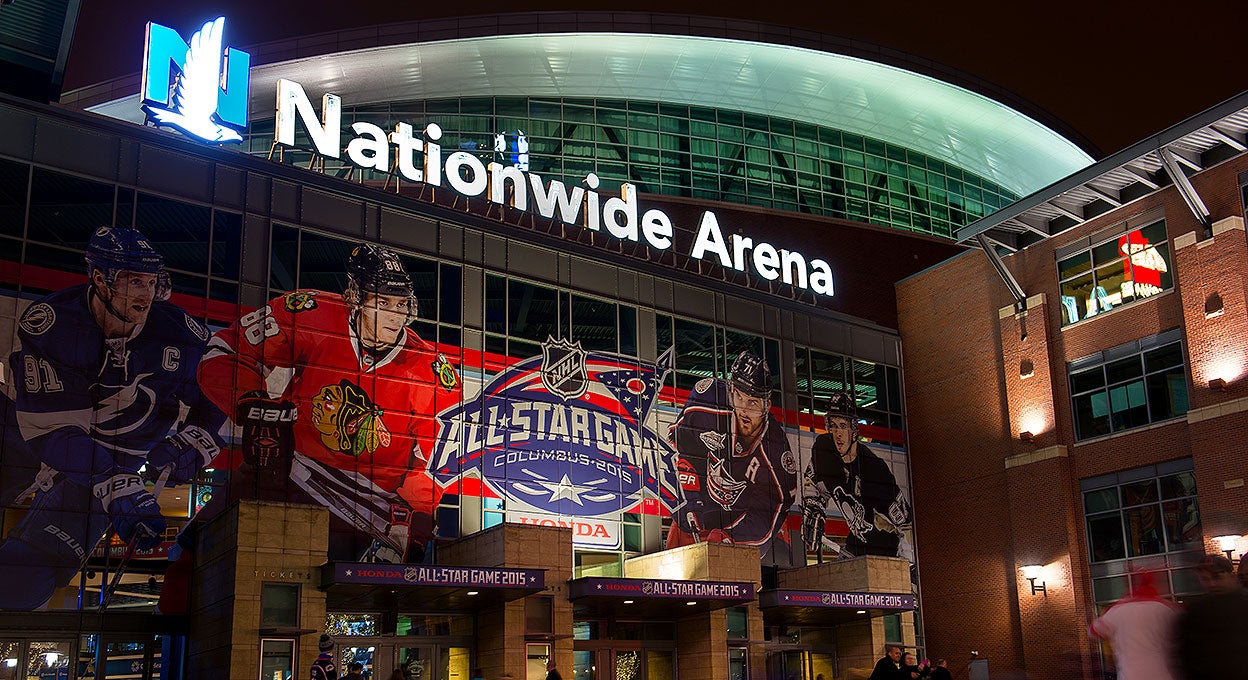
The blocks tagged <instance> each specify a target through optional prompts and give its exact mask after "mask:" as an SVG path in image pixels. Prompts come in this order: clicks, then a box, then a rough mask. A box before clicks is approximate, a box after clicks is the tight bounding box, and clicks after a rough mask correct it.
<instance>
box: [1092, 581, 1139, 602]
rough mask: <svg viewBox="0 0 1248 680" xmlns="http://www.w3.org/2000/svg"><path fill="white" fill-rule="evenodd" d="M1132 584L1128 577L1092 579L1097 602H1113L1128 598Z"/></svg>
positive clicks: (1093, 593)
mask: <svg viewBox="0 0 1248 680" xmlns="http://www.w3.org/2000/svg"><path fill="white" fill-rule="evenodd" d="M1128 588H1130V583H1129V582H1128V581H1127V577H1126V576H1113V577H1111V578H1097V579H1092V597H1093V598H1094V599H1095V600H1096V601H1097V602H1113V601H1114V600H1120V599H1122V598H1124V597H1126V596H1127V589H1128Z"/></svg>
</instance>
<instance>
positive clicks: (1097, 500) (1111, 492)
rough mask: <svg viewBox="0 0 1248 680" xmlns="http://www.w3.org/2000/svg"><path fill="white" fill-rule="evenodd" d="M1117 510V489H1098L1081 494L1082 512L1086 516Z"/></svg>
mask: <svg viewBox="0 0 1248 680" xmlns="http://www.w3.org/2000/svg"><path fill="white" fill-rule="evenodd" d="M1117 509H1118V490H1117V489H1098V490H1096V491H1088V492H1087V493H1085V494H1083V511H1084V512H1085V513H1087V514H1089V515H1090V514H1092V513H1094V512H1103V511H1105V510H1117Z"/></svg>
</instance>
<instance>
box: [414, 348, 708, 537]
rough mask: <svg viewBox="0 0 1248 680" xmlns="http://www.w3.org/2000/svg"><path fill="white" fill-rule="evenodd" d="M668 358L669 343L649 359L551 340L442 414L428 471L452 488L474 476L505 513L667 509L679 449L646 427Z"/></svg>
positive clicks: (613, 514)
mask: <svg viewBox="0 0 1248 680" xmlns="http://www.w3.org/2000/svg"><path fill="white" fill-rule="evenodd" d="M671 362H672V352H671V350H668V351H667V352H665V353H664V355H663V356H662V357H660V358H659V360H658V362H656V363H655V364H648V363H642V362H639V361H638V360H637V359H635V358H633V357H627V356H624V355H620V354H611V353H606V352H594V351H588V352H587V351H585V350H583V349H581V347H580V346H579V344H573V343H568V342H557V341H553V340H552V341H550V342H548V343H547V346H546V347H545V348H544V351H543V353H542V356H537V357H530V358H528V359H525V360H523V361H520V362H518V363H516V364H514V365H513V366H511V367H510V368H508V369H506V370H504V371H503V372H501V373H499V374H497V375H495V376H494V377H493V378H492V379H491V380H490V381H489V382H487V383H486V384H485V385H484V386H482V388H481V395H480V397H479V398H476V399H465V400H464V402H463V404H462V405H459V406H455V407H453V408H450V409H448V410H446V411H443V412H442V413H441V414H439V415H438V422H439V432H438V439H437V444H436V445H435V447H434V451H433V455H432V456H431V457H430V465H429V469H430V470H431V471H432V473H433V475H434V478H435V479H436V480H437V482H438V483H439V484H441V485H442V486H443V487H444V489H445V490H446V491H447V492H448V493H451V492H454V491H455V490H456V489H457V488H458V486H459V484H460V483H461V481H465V480H471V481H467V482H466V485H468V486H475V485H476V484H477V482H478V480H479V482H480V483H481V484H482V485H483V486H485V487H486V488H487V489H488V490H489V491H491V492H493V494H494V495H497V496H498V497H501V498H503V499H505V500H506V506H507V510H508V513H512V512H518V513H538V514H540V515H541V516H549V517H556V518H569V519H570V518H575V519H576V521H584V520H590V521H593V520H599V521H615V522H617V523H618V521H619V520H620V515H621V513H625V512H642V511H643V508H649V509H650V511H652V512H653V511H657V510H658V509H659V508H661V509H665V510H666V511H667V512H671V510H672V508H675V507H678V506H679V505H680V504H681V503H683V502H684V491H683V489H682V488H681V485H680V480H679V478H678V476H677V470H676V452H675V451H674V450H673V449H672V447H671V445H670V444H669V443H668V442H667V440H666V438H665V437H662V436H660V435H659V433H657V432H655V431H654V430H652V429H650V428H649V427H647V426H646V418H647V416H648V415H649V414H650V411H651V409H652V408H653V406H654V402H655V398H656V397H657V395H658V391H659V389H660V388H661V387H662V386H663V378H664V376H666V375H667V374H668V372H670V371H671ZM578 538H579V535H576V536H574V540H578ZM601 538H602V537H601V536H597V537H588V536H587V537H585V539H584V540H585V541H586V542H585V543H579V544H581V545H593V546H595V547H605V544H604V543H602V542H591V541H593V540H601ZM613 540H615V541H617V542H618V534H617V535H616V536H615V537H613Z"/></svg>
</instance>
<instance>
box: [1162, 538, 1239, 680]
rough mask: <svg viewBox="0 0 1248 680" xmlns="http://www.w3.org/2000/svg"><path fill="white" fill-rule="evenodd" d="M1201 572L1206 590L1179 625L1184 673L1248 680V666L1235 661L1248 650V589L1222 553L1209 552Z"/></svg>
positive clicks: (1192, 679)
mask: <svg viewBox="0 0 1248 680" xmlns="http://www.w3.org/2000/svg"><path fill="white" fill-rule="evenodd" d="M1196 575H1197V577H1199V578H1200V585H1201V587H1202V588H1203V589H1204V591H1205V594H1204V595H1203V596H1200V597H1196V598H1193V599H1192V601H1191V602H1185V603H1184V604H1185V608H1184V610H1183V611H1182V612H1181V613H1180V615H1179V619H1178V622H1177V625H1176V626H1175V644H1176V646H1177V648H1178V649H1177V651H1178V657H1177V658H1178V664H1177V665H1178V671H1179V673H1180V677H1181V678H1184V679H1185V680H1205V679H1207V678H1218V679H1219V680H1248V665H1244V664H1242V663H1231V662H1230V657H1231V655H1234V654H1237V653H1239V652H1240V651H1243V650H1244V649H1248V616H1245V614H1248V590H1245V589H1244V587H1243V585H1241V584H1240V582H1239V578H1238V576H1236V574H1235V568H1234V566H1233V565H1232V564H1231V561H1230V560H1228V559H1226V558H1225V557H1223V556H1221V555H1205V557H1204V559H1203V560H1201V562H1200V564H1199V565H1198V566H1197V567H1196Z"/></svg>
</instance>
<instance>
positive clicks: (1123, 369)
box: [1105, 356, 1143, 385]
mask: <svg viewBox="0 0 1248 680" xmlns="http://www.w3.org/2000/svg"><path fill="white" fill-rule="evenodd" d="M1141 375H1143V368H1142V367H1141V366H1140V358H1139V357H1138V356H1133V357H1127V358H1126V359H1119V360H1118V361H1115V362H1112V363H1109V364H1106V366H1105V380H1106V381H1107V382H1108V383H1109V384H1110V385H1113V384H1114V383H1118V382H1122V381H1124V380H1130V379H1131V378H1138V377H1140V376H1141Z"/></svg>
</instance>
